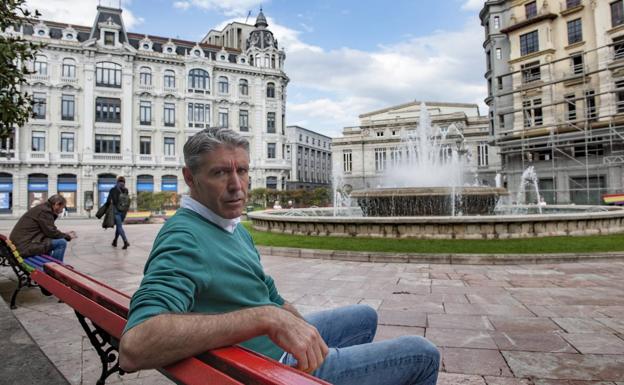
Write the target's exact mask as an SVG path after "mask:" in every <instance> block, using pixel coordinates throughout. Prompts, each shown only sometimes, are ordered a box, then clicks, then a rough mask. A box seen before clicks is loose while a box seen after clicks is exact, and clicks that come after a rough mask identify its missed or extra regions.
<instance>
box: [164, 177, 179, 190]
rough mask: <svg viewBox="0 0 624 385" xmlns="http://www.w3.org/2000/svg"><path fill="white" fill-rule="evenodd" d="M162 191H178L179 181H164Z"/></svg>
mask: <svg viewBox="0 0 624 385" xmlns="http://www.w3.org/2000/svg"><path fill="white" fill-rule="evenodd" d="M162 191H174V192H177V191H178V181H177V180H176V181H166V182H165V181H164V180H163V182H162Z"/></svg>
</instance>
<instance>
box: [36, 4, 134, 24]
mask: <svg viewBox="0 0 624 385" xmlns="http://www.w3.org/2000/svg"><path fill="white" fill-rule="evenodd" d="M128 3H130V1H127V0H124V1H122V2H121V4H122V10H123V13H122V16H123V20H124V25H125V27H126V29H127V30H129V31H131V29H132V28H134V27H136V26H137V25H140V24H142V23H143V22H144V20H143V18H141V17H137V16H135V15H134V14H133V13H132V12H130V11H129V10H128V9H127V8H125V7H123V5H124V4H128ZM118 4H119V2H118V1H114V2H110V5H111V6H114V7H117V6H118ZM26 5H27V6H28V7H29V8H30V9H37V10H38V11H39V12H40V13H41V19H43V20H52V21H58V22H62V23H68V24H75V25H83V26H89V27H90V26H91V25H93V21H94V20H95V15H96V14H97V5H98V0H28V1H27V2H26ZM102 5H109V4H108V3H107V2H103V3H102Z"/></svg>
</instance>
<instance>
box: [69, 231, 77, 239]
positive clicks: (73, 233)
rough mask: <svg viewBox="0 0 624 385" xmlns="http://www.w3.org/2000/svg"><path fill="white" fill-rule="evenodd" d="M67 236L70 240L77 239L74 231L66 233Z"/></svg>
mask: <svg viewBox="0 0 624 385" xmlns="http://www.w3.org/2000/svg"><path fill="white" fill-rule="evenodd" d="M67 235H69V237H70V238H71V239H76V238H78V235H76V232H75V231H70V232H68V233H67Z"/></svg>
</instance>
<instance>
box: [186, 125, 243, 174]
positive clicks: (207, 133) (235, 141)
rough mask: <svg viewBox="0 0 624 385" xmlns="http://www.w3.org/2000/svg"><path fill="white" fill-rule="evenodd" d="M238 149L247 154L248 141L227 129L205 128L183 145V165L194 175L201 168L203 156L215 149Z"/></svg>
mask: <svg viewBox="0 0 624 385" xmlns="http://www.w3.org/2000/svg"><path fill="white" fill-rule="evenodd" d="M220 146H226V147H240V148H243V149H244V150H245V151H247V152H249V141H248V140H247V139H246V138H245V137H243V136H241V135H239V134H238V133H236V132H234V131H232V130H230V129H228V128H216V127H210V128H206V129H205V130H202V131H200V132H198V133H197V134H195V135H193V136H192V137H190V138H189V140H187V141H186V143H185V144H184V163H185V164H186V167H188V168H189V169H190V170H191V173H192V174H196V173H197V172H198V171H199V168H200V167H201V166H202V157H203V155H204V154H206V153H209V152H212V151H214V150H215V149H216V148H217V147H220Z"/></svg>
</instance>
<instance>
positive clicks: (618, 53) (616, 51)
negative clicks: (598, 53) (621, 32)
mask: <svg viewBox="0 0 624 385" xmlns="http://www.w3.org/2000/svg"><path fill="white" fill-rule="evenodd" d="M613 58H614V59H622V58H624V36H620V37H617V38H615V39H613Z"/></svg>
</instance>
